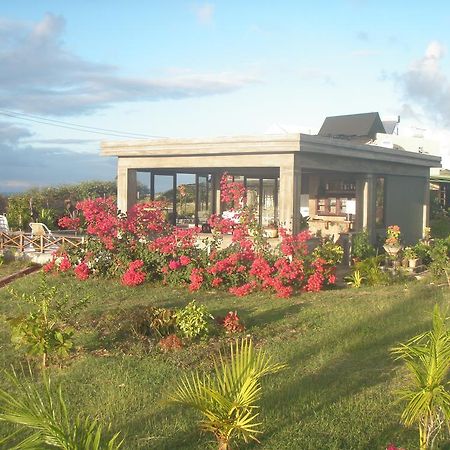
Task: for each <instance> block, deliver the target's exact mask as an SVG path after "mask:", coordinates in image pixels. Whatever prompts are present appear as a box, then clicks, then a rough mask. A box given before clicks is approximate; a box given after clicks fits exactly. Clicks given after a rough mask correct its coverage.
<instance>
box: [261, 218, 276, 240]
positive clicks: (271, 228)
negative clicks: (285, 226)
mask: <svg viewBox="0 0 450 450" xmlns="http://www.w3.org/2000/svg"><path fill="white" fill-rule="evenodd" d="M264 236H265V237H268V238H276V237H278V226H277V223H276V222H275V221H274V220H273V221H271V222H269V224H268V225H267V226H265V227H264Z"/></svg>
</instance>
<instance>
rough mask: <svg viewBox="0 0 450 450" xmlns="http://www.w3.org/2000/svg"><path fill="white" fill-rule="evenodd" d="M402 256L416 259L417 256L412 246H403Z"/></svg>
mask: <svg viewBox="0 0 450 450" xmlns="http://www.w3.org/2000/svg"><path fill="white" fill-rule="evenodd" d="M403 257H404V258H406V259H416V258H417V257H418V256H417V253H416V251H415V249H414V247H405V249H404V250H403Z"/></svg>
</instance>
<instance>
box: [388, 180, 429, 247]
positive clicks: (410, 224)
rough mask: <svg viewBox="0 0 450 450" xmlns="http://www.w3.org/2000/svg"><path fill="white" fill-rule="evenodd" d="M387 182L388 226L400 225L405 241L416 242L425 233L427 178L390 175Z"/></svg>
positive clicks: (408, 242)
mask: <svg viewBox="0 0 450 450" xmlns="http://www.w3.org/2000/svg"><path fill="white" fill-rule="evenodd" d="M385 183H386V185H385V202H386V204H385V224H386V226H389V225H398V226H399V227H400V230H401V233H402V239H403V241H404V243H405V244H413V243H416V242H417V241H418V240H419V239H421V238H422V233H423V227H424V217H423V216H424V205H425V201H426V194H425V192H426V191H427V190H428V189H427V188H428V180H427V178H423V177H408V176H395V175H390V176H386V177H385ZM425 212H426V213H428V211H426V210H425Z"/></svg>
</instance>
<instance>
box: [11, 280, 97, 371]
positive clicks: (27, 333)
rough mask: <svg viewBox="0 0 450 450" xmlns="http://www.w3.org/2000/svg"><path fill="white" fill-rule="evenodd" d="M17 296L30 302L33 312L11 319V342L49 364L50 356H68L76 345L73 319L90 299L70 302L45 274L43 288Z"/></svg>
mask: <svg viewBox="0 0 450 450" xmlns="http://www.w3.org/2000/svg"><path fill="white" fill-rule="evenodd" d="M11 293H12V295H13V297H15V298H18V299H21V300H22V301H24V302H26V303H28V305H29V306H30V307H31V311H29V312H27V313H23V314H21V315H19V316H16V317H12V318H9V319H8V321H9V324H10V326H11V341H12V342H13V344H14V345H15V346H16V348H23V349H24V350H25V351H26V353H28V354H29V355H34V356H40V357H41V359H42V367H45V366H46V365H47V362H48V357H49V356H50V355H58V356H60V357H65V356H67V355H68V354H69V352H70V351H71V350H72V348H73V342H72V336H73V330H72V329H71V328H70V327H69V321H70V320H71V318H73V316H74V314H75V313H76V312H78V310H79V309H80V308H82V307H83V306H84V305H85V304H86V303H87V301H88V299H87V298H84V299H81V300H78V301H76V302H70V299H69V297H68V296H67V295H61V294H60V293H59V292H58V289H57V288H56V286H49V285H48V283H47V280H46V278H45V276H44V275H43V276H42V278H41V282H40V285H39V288H38V289H37V290H36V291H35V292H33V293H32V294H25V293H24V294H22V295H19V294H17V293H16V292H15V291H11Z"/></svg>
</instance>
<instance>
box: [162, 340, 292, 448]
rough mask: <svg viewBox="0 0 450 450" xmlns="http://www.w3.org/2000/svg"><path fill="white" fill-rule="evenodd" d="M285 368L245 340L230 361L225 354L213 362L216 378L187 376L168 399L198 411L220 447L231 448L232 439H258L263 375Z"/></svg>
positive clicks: (236, 346) (238, 345)
mask: <svg viewBox="0 0 450 450" xmlns="http://www.w3.org/2000/svg"><path fill="white" fill-rule="evenodd" d="M285 367H286V366H285V365H284V364H278V363H274V362H272V359H271V357H270V356H268V355H267V354H266V353H265V352H264V351H262V350H259V351H256V350H255V349H254V347H253V344H252V341H251V340H250V339H242V340H241V341H236V343H235V344H231V358H230V360H229V361H227V360H226V359H225V358H224V357H223V355H222V354H221V355H220V356H219V360H218V361H217V360H215V361H214V374H215V377H212V376H211V375H209V374H202V375H201V374H199V373H194V374H192V375H190V376H188V375H186V376H185V377H184V378H183V379H182V380H181V381H180V382H179V384H178V386H177V387H176V388H175V390H174V392H173V393H171V394H170V395H169V400H170V401H171V402H173V403H179V404H181V405H183V406H189V407H191V408H194V409H196V410H197V411H199V412H200V413H201V414H202V415H203V420H202V421H201V427H202V429H203V430H205V431H208V432H211V433H213V434H214V436H215V438H216V440H217V444H218V449H219V450H230V449H231V444H232V441H233V440H244V441H245V442H248V441H249V440H255V441H258V439H257V436H258V434H260V433H261V432H262V431H261V430H260V426H261V423H260V421H259V420H258V416H259V412H257V410H258V408H259V406H258V402H259V400H260V398H261V395H262V387H261V378H263V377H264V376H266V375H268V374H271V373H276V372H279V371H280V370H282V369H284V368H285Z"/></svg>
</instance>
